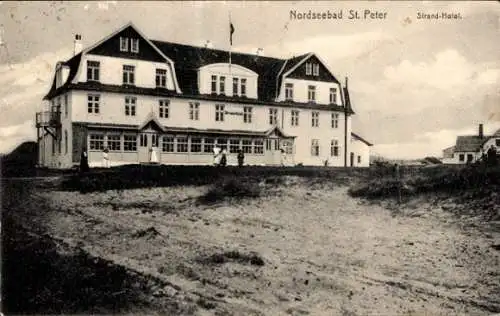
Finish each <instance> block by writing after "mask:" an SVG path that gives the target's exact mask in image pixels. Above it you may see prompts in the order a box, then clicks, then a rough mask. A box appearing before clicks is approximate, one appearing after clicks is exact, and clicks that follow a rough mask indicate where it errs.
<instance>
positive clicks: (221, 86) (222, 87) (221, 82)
mask: <svg viewBox="0 0 500 316" xmlns="http://www.w3.org/2000/svg"><path fill="white" fill-rule="evenodd" d="M219 93H220V94H226V77H224V76H221V77H220V78H219Z"/></svg>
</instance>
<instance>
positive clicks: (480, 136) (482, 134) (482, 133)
mask: <svg viewBox="0 0 500 316" xmlns="http://www.w3.org/2000/svg"><path fill="white" fill-rule="evenodd" d="M483 137H484V132H483V124H479V138H483Z"/></svg>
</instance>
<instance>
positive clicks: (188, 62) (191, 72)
mask: <svg viewBox="0 0 500 316" xmlns="http://www.w3.org/2000/svg"><path fill="white" fill-rule="evenodd" d="M126 27H133V28H134V29H135V27H134V26H133V25H132V24H131V23H129V24H127V25H126V26H125V27H123V28H121V29H120V30H123V29H124V28H126ZM113 34H117V32H114V33H113ZM141 36H142V35H141ZM110 37H111V35H110V36H108V37H106V38H105V39H103V40H102V41H101V42H103V41H105V40H106V39H108V38H110ZM145 39H146V40H148V42H149V43H151V44H152V45H153V46H154V47H155V49H157V50H158V51H159V52H161V53H162V54H163V55H165V56H166V57H167V58H168V59H171V60H172V61H173V62H174V64H175V73H176V78H177V81H178V84H179V87H180V90H181V91H182V94H179V93H176V92H175V91H174V92H173V93H172V94H171V96H183V95H184V96H186V95H187V96H191V97H203V96H202V95H200V92H199V89H198V70H199V68H200V67H203V66H206V65H210V64H214V63H227V62H228V61H229V51H225V50H220V49H213V48H206V47H197V46H192V45H185V44H178V43H172V42H166V41H158V40H149V39H147V38H145ZM101 42H99V43H101ZM96 45H97V44H96ZM94 46H95V45H94ZM92 47H93V46H92ZM87 51H88V49H86V50H84V51H83V53H85V52H87ZM83 53H80V54H78V55H76V56H74V57H72V58H70V59H68V60H67V61H65V62H63V63H62V64H63V65H64V66H68V67H69V68H70V72H69V76H68V79H67V80H66V82H65V83H64V84H63V85H62V86H61V87H59V88H56V85H55V77H54V80H53V83H52V87H51V89H50V91H49V92H48V93H47V95H46V96H45V97H44V100H47V99H51V98H53V97H54V96H57V95H58V94H60V93H62V92H63V91H66V90H68V89H72V88H75V87H76V86H74V84H72V80H73V79H74V78H75V76H76V73H77V72H78V67H79V65H80V61H81V57H82V54H83ZM312 55H314V54H313V53H307V54H303V55H300V56H296V57H293V58H289V59H281V58H274V57H266V56H261V55H256V54H244V53H239V52H232V53H231V62H232V64H235V65H240V66H242V67H245V68H247V69H250V70H252V71H254V72H255V73H257V75H258V87H257V93H258V96H259V98H258V100H253V101H254V102H255V101H261V102H262V101H263V102H266V103H269V102H275V100H276V97H277V96H278V94H279V87H280V86H281V82H282V79H283V75H284V74H285V73H286V72H288V71H290V70H291V69H293V68H294V67H296V66H298V65H299V64H300V63H301V62H303V61H304V60H305V58H307V57H308V56H312ZM332 76H333V75H332ZM334 80H335V81H336V79H334ZM81 84H82V83H78V85H79V86H80V88H84V86H82V85H81ZM104 86H108V88H109V87H110V86H111V85H102V86H100V87H104ZM96 88H97V86H96ZM138 89H139V90H140V88H139V87H138ZM115 90H117V89H115ZM153 90H154V89H153ZM141 91H142V92H144V93H150V92H151V91H149V90H148V91H146V90H141ZM116 92H120V91H118V90H117V91H116ZM130 92H131V91H130ZM343 92H344V94H346V108H345V109H344V107H339V108H332V107H331V106H330V108H329V109H334V110H337V111H338V110H341V109H342V110H345V111H347V113H348V114H354V112H353V111H352V108H351V106H350V99H349V96H348V92H347V89H346V88H344V89H343ZM213 98H214V99H219V100H222V99H224V100H223V101H241V100H239V98H240V97H236V96H235V97H233V96H220V95H216V96H213ZM248 100H251V99H248ZM283 105H294V106H295V105H296V102H290V101H287V102H283ZM347 105H348V106H349V107H348V108H347ZM311 107H312V108H318V105H316V104H311ZM340 108H341V109H340Z"/></svg>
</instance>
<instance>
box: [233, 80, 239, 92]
mask: <svg viewBox="0 0 500 316" xmlns="http://www.w3.org/2000/svg"><path fill="white" fill-rule="evenodd" d="M238 81H239V80H238V78H233V95H238Z"/></svg>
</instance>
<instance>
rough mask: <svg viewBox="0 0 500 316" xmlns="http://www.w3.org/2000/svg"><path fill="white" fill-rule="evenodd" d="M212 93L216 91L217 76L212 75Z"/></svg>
mask: <svg viewBox="0 0 500 316" xmlns="http://www.w3.org/2000/svg"><path fill="white" fill-rule="evenodd" d="M212 93H215V94H216V93H217V76H212Z"/></svg>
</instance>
